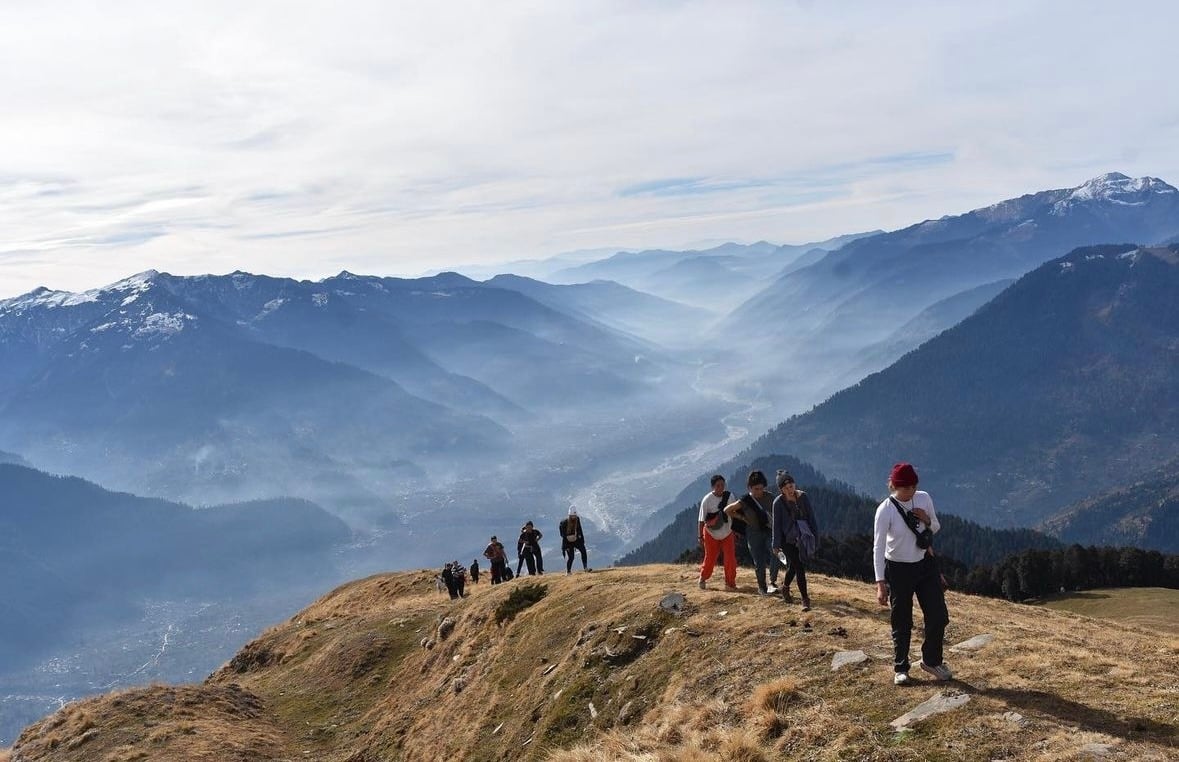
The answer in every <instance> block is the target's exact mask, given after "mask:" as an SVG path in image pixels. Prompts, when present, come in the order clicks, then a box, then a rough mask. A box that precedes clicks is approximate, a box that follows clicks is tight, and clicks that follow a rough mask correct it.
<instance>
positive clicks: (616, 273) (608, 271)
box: [549, 231, 879, 314]
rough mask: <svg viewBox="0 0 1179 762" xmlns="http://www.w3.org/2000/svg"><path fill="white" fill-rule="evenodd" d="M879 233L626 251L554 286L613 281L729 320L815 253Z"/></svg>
mask: <svg viewBox="0 0 1179 762" xmlns="http://www.w3.org/2000/svg"><path fill="white" fill-rule="evenodd" d="M878 232H879V231H872V232H869V233H855V234H850V235H843V236H838V237H836V238H831V239H828V240H826V241H819V242H816V243H808V244H801V245H791V244H787V245H777V244H773V243H769V242H768V241H758V242H756V243H752V244H738V243H725V244H721V245H719V246H714V247H712V248H708V249H702V250H689V251H674V250H668V249H648V250H644V251H623V252H618V253H617V254H614V255H613V256H610V257H606V258H605V259H599V260H595V261H591V262H586V263H583V264H580V265H576V266H573V267H568V268H565V269H562V270H558V271H556V272H554V273H553V274H552V275H551V276H550V278H549V279H550V280H552V281H554V282H558V283H575V282H584V281H593V280H612V281H616V282H618V283H622V284H623V285H626V286H629V287H631V288H636V289H638V290H640V291H645V292H647V293H651V294H655V295H657V296H661V297H664V298H667V299H673V300H675V301H679V302H682V303H685V304H692V305H699V306H702V307H703V308H704V309H708V310H711V311H713V312H715V313H717V314H724V313H725V312H727V311H728V310H730V309H732V308H733V306H735V304H736V303H739V302H740V301H741V300H742V299H744V298H746V297H747V296H749V295H751V294H753V293H755V292H756V291H757V290H759V289H760V288H762V287H763V285H764V284H765V282H766V280H767V279H769V278H772V277H774V276H775V275H776V274H777V273H779V272H780V271H783V270H784V269H786V268H789V267H790V266H791V265H792V264H793V263H794V262H796V261H797V260H799V259H800V258H802V257H806V256H808V255H810V254H811V253H812V252H827V251H833V250H835V249H838V248H840V247H841V246H844V245H846V244H847V243H849V242H852V241H855V240H858V239H860V238H864V237H867V236H872V235H875V234H876V233H878Z"/></svg>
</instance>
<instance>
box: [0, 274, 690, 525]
mask: <svg viewBox="0 0 1179 762" xmlns="http://www.w3.org/2000/svg"><path fill="white" fill-rule="evenodd" d="M514 285H515V286H516V288H498V287H496V286H495V285H494V284H483V283H478V282H475V281H471V280H469V279H467V278H464V277H462V276H459V275H454V274H444V275H439V276H435V277H432V278H425V279H416V280H402V279H396V278H372V277H360V276H355V275H351V274H348V273H343V274H341V275H340V276H337V277H334V278H329V279H326V280H324V281H321V282H316V283H312V282H306V281H294V280H290V279H283V278H269V277H265V276H255V275H249V274H246V273H240V272H239V273H233V274H230V275H227V276H199V277H176V276H170V275H166V274H161V273H156V272H147V273H143V274H141V275H138V276H135V277H132V278H129V279H126V280H124V281H120V282H118V283H116V284H113V285H111V286H109V287H107V288H103V289H97V290H94V291H90V292H86V293H83V294H69V293H63V292H53V291H48V290H44V289H41V290H37V291H34V292H32V293H30V294H27V295H25V296H22V297H17V298H14V299H8V300H4V301H0V442H3V444H4V446H5V447H6V448H8V449H10V450H13V451H15V452H16V453H19V454H20V455H21V456H23V457H25V458H27V459H28V460H30V461H31V462H33V463H36V464H37V465H38V466H39V467H42V468H46V469H48V470H51V471H55V472H63V473H73V474H79V475H82V476H86V477H89V478H93V479H97V480H99V481H101V482H102V483H104V484H110V485H112V486H115V487H117V488H121V489H130V490H132V491H135V492H139V493H146V494H153V495H160V496H165V497H169V498H175V499H183V500H188V501H191V502H197V503H213V502H222V501H226V500H240V499H255V498H265V497H275V496H280V495H298V496H303V497H307V498H309V499H314V500H317V501H323V502H324V503H325V504H330V505H333V506H335V505H336V504H346V505H356V506H369V508H367V509H365V510H379V507H374V506H379V504H381V503H382V502H383V500H384V498H383V497H382V496H383V495H385V494H387V493H388V492H389V491H390V490H393V489H396V488H395V486H394V485H396V484H397V483H403V482H405V481H406V480H419V481H420V480H426V481H427V483H428V481H429V479H430V478H431V477H432V476H438V475H440V474H449V473H452V472H453V470H454V467H455V465H456V464H457V463H461V462H463V461H466V460H470V459H472V458H474V456H476V455H478V456H480V458H479V460H480V462H481V463H482V464H483V465H484V467H485V468H487V469H488V470H494V469H495V468H496V467H498V466H501V465H503V464H505V463H509V462H511V460H512V458H513V457H520V456H521V454H524V455H527V454H528V453H529V452H538V451H540V452H543V450H544V449H545V447H544V446H543V443H539V444H538V443H537V442H535V441H534V439H535V438H530V437H529V436H528V434H529V433H530V432H537V431H539V432H542V433H543V431H544V428H545V427H546V426H547V425H549V424H550V423H551V421H552V420H554V419H556V420H559V419H560V418H561V417H562V416H569V415H572V414H576V415H577V416H578V417H579V418H580V419H581V420H586V421H592V420H596V416H598V415H602V416H605V417H606V418H611V417H616V413H615V411H616V410H618V409H619V408H621V407H625V406H626V405H628V404H635V403H636V401H638V400H644V399H649V398H652V397H655V396H665V395H662V393H661V392H659V390H658V387H657V386H656V382H657V381H659V380H660V379H663V378H665V377H666V375H667V373H668V372H669V368H671V369H672V370H673V371H674V372H681V371H679V370H678V366H677V365H676V363H674V362H672V361H670V360H669V359H668V358H667V357H666V356H665V355H664V354H663V353H662V352H661V350H660V349H659V348H658V347H656V346H654V345H652V344H651V343H650V342H648V341H644V340H643V339H640V338H638V337H635V336H631V335H629V334H625V333H622V332H621V331H618V330H615V329H614V328H610V327H607V326H606V325H604V324H602V323H599V322H595V321H593V320H592V319H591V318H589V317H586V316H584V315H582V316H581V317H574V316H573V315H572V314H570V313H575V312H577V308H576V306H572V307H570V308H569V312H561V311H558V310H556V309H553V308H552V307H549V306H546V305H545V304H544V303H542V302H540V301H537V300H535V299H533V298H531V297H529V296H527V295H525V294H524V293H522V291H525V290H530V289H529V288H528V287H527V286H526V285H525V284H522V283H517V284H514ZM550 288H551V289H564V290H565V291H567V292H568V291H574V292H576V294H578V298H580V299H582V300H583V301H587V302H592V301H593V300H595V299H598V300H599V301H601V300H602V299H603V298H604V299H605V300H606V301H613V302H617V301H618V300H617V299H615V298H613V297H614V296H615V295H616V293H617V292H618V291H619V290H620V287H617V286H615V285H614V284H599V285H589V286H585V287H581V288H572V287H569V288H566V287H550ZM595 291H602V292H608V293H609V295H608V296H607V297H598V296H595V294H594V292H595ZM630 297H631V298H630V304H632V305H633V306H634V309H635V313H634V315H635V317H634V318H633V319H637V315H638V313H639V312H641V311H642V310H643V309H654V310H663V311H664V312H663V314H665V315H672V316H675V318H676V319H677V320H683V319H687V318H688V315H689V314H690V313H691V310H690V309H689V308H686V307H680V306H678V305H673V304H670V303H664V302H660V301H659V300H657V299H655V298H653V297H646V296H644V295H638V294H631V295H630ZM550 298H552V299H554V300H559V299H560V297H559V296H553V295H552V294H550ZM569 301H570V303H571V304H573V303H574V302H576V300H575V299H572V298H571V299H570V300H569ZM603 311H604V312H607V313H608V312H609V310H606V309H605V308H603ZM683 372H687V371H683ZM574 391H575V394H572V395H571V392H574ZM603 411H604V412H603ZM487 453H497V454H498V455H497V456H495V457H493V458H491V459H488V458H487V457H486V454H487Z"/></svg>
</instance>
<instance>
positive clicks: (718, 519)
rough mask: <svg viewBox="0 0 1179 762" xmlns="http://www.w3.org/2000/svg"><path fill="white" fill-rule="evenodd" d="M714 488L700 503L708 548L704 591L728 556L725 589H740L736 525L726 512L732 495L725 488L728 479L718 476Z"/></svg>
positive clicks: (702, 571) (702, 572) (702, 533)
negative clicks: (718, 564)
mask: <svg viewBox="0 0 1179 762" xmlns="http://www.w3.org/2000/svg"><path fill="white" fill-rule="evenodd" d="M709 483H710V484H711V485H712V489H711V490H710V491H709V492H708V494H706V495H705V496H704V497H703V498H702V499H701V500H700V519H699V521H698V527H697V531H698V533H699V537H700V545H701V546H703V548H704V562H703V563H701V564H700V582H699V584H700V589H701V590H706V589H708V578H709V577H711V576H712V570H713V567H715V566H716V557H717V555H718V554H721V553H723V554H724V564H725V589H726V590H736V589H737V554H736V547H737V545H736V542H735V538H734V537H733V522H732V521H730V520H729V516H728V514H727V513H725V510H724V509H725V508H726V507H728V505H729V497H730V492H729V491H728V490H727V489H725V477H723V476H721V475H720V474H715V475H714V476H713V477H712V479H710V480H709Z"/></svg>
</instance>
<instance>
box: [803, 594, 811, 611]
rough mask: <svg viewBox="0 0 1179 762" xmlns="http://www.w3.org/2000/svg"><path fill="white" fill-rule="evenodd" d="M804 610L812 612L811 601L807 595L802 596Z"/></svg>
mask: <svg viewBox="0 0 1179 762" xmlns="http://www.w3.org/2000/svg"><path fill="white" fill-rule="evenodd" d="M802 610H803V611H810V610H811V599H810V598H807V597H806V596H805V595H804V596H802Z"/></svg>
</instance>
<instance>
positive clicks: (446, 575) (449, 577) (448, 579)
mask: <svg viewBox="0 0 1179 762" xmlns="http://www.w3.org/2000/svg"><path fill="white" fill-rule="evenodd" d="M442 581H443V582H444V583H445V584H446V592H448V593H450V597H451V599H452V600H453V599H455V598H458V588H457V586H456V585H455V582H454V570H453V569H452V568H451V565H450V564H447V565H446V566H443V567H442Z"/></svg>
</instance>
